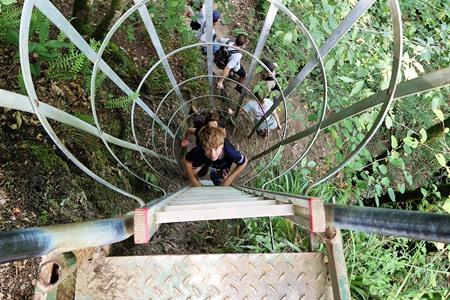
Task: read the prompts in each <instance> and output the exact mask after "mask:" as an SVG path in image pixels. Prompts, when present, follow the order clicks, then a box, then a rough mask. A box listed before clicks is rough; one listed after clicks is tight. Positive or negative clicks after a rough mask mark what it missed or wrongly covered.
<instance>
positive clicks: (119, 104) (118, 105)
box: [105, 92, 139, 109]
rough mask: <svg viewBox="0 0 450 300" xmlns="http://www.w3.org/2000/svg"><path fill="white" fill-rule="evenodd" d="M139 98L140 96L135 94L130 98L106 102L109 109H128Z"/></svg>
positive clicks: (122, 97) (123, 97) (124, 97)
mask: <svg viewBox="0 0 450 300" xmlns="http://www.w3.org/2000/svg"><path fill="white" fill-rule="evenodd" d="M137 97H139V94H138V93H136V92H134V93H131V94H130V95H128V96H121V97H118V98H113V99H110V100H108V102H106V104H105V107H106V108H109V109H128V107H129V106H130V105H131V104H132V103H133V101H134V100H136V98H137Z"/></svg>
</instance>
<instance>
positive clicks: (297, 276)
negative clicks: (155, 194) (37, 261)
mask: <svg viewBox="0 0 450 300" xmlns="http://www.w3.org/2000/svg"><path fill="white" fill-rule="evenodd" d="M267 216H272V217H274V216H279V217H286V218H289V219H290V220H291V221H292V222H294V223H296V224H298V225H299V226H301V227H302V228H305V229H307V230H308V231H309V232H310V234H311V245H312V249H311V252H308V253H271V254H220V255H216V254H211V255H209V254H208V255H173V256H168V255H161V256H158V255H156V256H142V257H140V256H135V257H104V258H99V259H94V260H91V261H86V262H76V259H75V257H74V255H73V254H72V253H71V251H74V250H77V249H83V248H88V247H97V246H101V245H109V244H112V243H116V242H120V241H122V240H125V239H127V238H128V237H130V236H132V235H134V241H135V243H147V242H148V241H149V240H150V238H151V237H152V236H153V235H154V234H155V233H156V231H157V229H158V227H159V226H160V225H161V224H165V223H174V222H188V221H202V220H203V221H205V220H218V219H236V218H252V217H267ZM340 229H350V230H356V231H363V232H369V233H378V234H383V235H390V236H402V237H411V238H415V239H421V240H432V241H438V242H443V243H450V216H448V215H445V214H434V213H423V212H416V211H406V210H396V209H385V208H373V207H355V206H343V205H336V204H329V203H326V204H324V203H322V201H321V200H320V199H317V198H309V197H302V196H296V195H289V194H283V193H274V192H268V191H265V190H261V189H255V188H250V187H242V186H237V187H213V186H206V187H201V188H193V187H186V188H183V189H181V190H179V191H178V192H176V193H174V194H171V195H168V196H166V197H164V198H160V199H155V200H154V201H152V202H150V203H149V204H148V205H146V206H145V207H142V208H138V209H136V210H135V211H134V212H130V213H128V214H125V215H124V216H122V217H119V218H115V219H106V220H96V221H90V222H83V223H74V224H63V225H53V226H48V227H42V228H24V229H17V230H12V231H9V232H0V263H3V262H9V261H13V260H17V259H22V258H31V257H40V256H44V259H43V260H42V262H41V266H40V274H39V280H38V282H37V284H36V293H35V296H36V298H35V299H54V297H56V295H57V292H58V291H59V288H58V286H60V284H61V283H63V284H62V286H64V282H65V279H66V278H70V277H74V275H73V273H74V270H75V269H77V263H78V264H79V266H78V271H77V278H76V281H77V284H76V296H75V299H112V298H117V299H142V298H149V299H165V298H182V299H184V298H188V297H191V298H193V299H207V298H210V299H245V298H247V299H253V298H257V299H291V298H292V299H330V298H334V299H350V291H349V290H350V289H349V284H348V278H347V273H346V266H345V257H344V252H343V247H342V239H341V234H340ZM318 243H325V244H326V249H327V251H326V254H324V253H321V252H317V244H318ZM74 281H75V279H74ZM74 286H75V285H74ZM105 295H108V296H105ZM52 297H53V298H52ZM70 299H72V298H70Z"/></svg>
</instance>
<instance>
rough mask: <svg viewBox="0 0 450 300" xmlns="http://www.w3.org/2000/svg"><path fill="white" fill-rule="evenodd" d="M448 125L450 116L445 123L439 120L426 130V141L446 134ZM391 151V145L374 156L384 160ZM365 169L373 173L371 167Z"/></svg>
mask: <svg viewBox="0 0 450 300" xmlns="http://www.w3.org/2000/svg"><path fill="white" fill-rule="evenodd" d="M446 127H450V117H447V119H445V120H444V124H442V122H439V123H437V124H435V125H433V126H431V127H430V128H428V129H427V130H426V132H427V140H426V142H425V143H426V144H428V143H430V142H432V141H434V140H435V139H437V138H439V137H441V136H444V135H445V133H444V128H446ZM412 137H413V138H416V139H420V136H418V135H416V134H413V135H412ZM402 143H403V142H402ZM402 143H400V144H399V146H401V145H402ZM391 151H392V146H391V145H389V147H388V148H387V149H386V151H384V152H383V153H381V154H379V155H378V156H377V157H375V158H374V160H378V161H382V160H383V159H386V158H387V157H388V155H389V153H390V152H391ZM364 171H368V172H369V174H372V168H371V167H368V168H364V169H363V170H362V171H361V172H364Z"/></svg>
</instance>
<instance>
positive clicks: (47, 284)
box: [33, 252, 77, 300]
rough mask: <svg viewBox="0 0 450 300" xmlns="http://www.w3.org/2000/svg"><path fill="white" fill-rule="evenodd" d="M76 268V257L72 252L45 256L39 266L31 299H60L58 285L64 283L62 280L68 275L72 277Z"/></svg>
mask: <svg viewBox="0 0 450 300" xmlns="http://www.w3.org/2000/svg"><path fill="white" fill-rule="evenodd" d="M76 268H77V259H76V257H75V255H74V254H73V253H72V252H67V253H56V254H53V255H50V256H49V257H45V258H44V259H43V261H42V262H41V264H40V266H39V274H38V280H37V282H36V287H35V289H34V296H33V300H56V299H60V298H59V297H58V287H59V286H60V285H61V284H64V280H66V279H67V280H69V279H70V278H68V277H69V276H71V275H72V277H73V273H74V272H75V270H76ZM73 280H74V281H75V277H73ZM73 288H75V286H73ZM73 292H75V290H73Z"/></svg>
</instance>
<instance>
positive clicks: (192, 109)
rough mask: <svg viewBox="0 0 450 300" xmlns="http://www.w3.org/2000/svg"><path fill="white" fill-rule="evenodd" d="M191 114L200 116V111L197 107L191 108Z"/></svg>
mask: <svg viewBox="0 0 450 300" xmlns="http://www.w3.org/2000/svg"><path fill="white" fill-rule="evenodd" d="M189 114H191V115H192V114H198V109H197V107H195V105H192V106H191V109H190V110H189Z"/></svg>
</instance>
